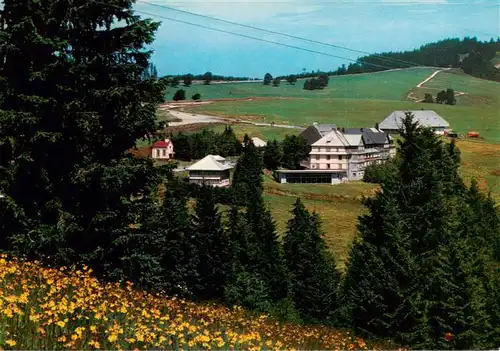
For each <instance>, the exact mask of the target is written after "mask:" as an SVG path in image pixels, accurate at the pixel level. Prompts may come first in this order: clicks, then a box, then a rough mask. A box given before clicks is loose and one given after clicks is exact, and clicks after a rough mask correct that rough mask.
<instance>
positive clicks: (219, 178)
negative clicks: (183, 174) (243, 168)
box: [186, 155, 233, 187]
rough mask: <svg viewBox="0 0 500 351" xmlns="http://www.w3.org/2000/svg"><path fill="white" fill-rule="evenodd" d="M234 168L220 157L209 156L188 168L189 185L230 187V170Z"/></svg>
mask: <svg viewBox="0 0 500 351" xmlns="http://www.w3.org/2000/svg"><path fill="white" fill-rule="evenodd" d="M232 168H233V166H231V165H229V164H227V163H226V160H225V159H224V158H223V157H221V156H219V155H208V156H206V157H205V158H203V159H201V160H200V161H198V162H196V163H195V164H193V165H191V166H190V167H188V168H187V169H186V170H187V171H188V172H189V183H191V184H199V185H210V186H214V187H226V186H229V185H230V176H231V172H230V170H231V169H232Z"/></svg>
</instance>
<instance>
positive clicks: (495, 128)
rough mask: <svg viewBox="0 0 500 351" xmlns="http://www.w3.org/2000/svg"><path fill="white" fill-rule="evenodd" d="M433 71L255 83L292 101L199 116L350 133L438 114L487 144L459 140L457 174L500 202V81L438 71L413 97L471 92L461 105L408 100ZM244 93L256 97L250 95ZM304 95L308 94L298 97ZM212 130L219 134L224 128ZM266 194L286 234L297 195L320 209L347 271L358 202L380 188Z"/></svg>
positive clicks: (287, 187)
mask: <svg viewBox="0 0 500 351" xmlns="http://www.w3.org/2000/svg"><path fill="white" fill-rule="evenodd" d="M432 72H434V70H433V69H429V70H427V71H424V70H422V71H420V73H423V75H422V77H416V76H415V75H414V72H413V73H412V72H411V71H407V70H401V71H393V72H382V73H376V74H365V75H354V76H339V77H334V78H332V79H330V84H329V87H328V88H327V89H325V91H319V92H318V91H317V92H304V91H302V90H301V89H300V88H301V87H297V86H296V87H281V88H272V87H264V86H262V85H261V84H258V83H257V85H255V89H257V90H260V91H261V92H262V91H264V90H266V89H267V90H268V91H272V92H276V93H277V94H278V93H279V92H280V91H281V92H282V93H283V94H282V96H283V97H291V98H290V99H286V100H283V99H270V100H258V99H256V100H252V101H225V102H216V103H213V104H209V105H204V106H200V107H198V108H197V109H196V110H195V111H196V112H200V113H207V114H214V115H222V116H230V117H236V116H248V117H251V119H256V120H263V121H266V122H271V121H274V122H279V123H282V124H290V125H299V126H307V125H309V124H311V123H312V122H318V123H335V124H337V125H339V126H345V127H366V126H373V125H374V124H375V123H376V122H380V121H382V120H383V119H384V118H385V117H386V116H387V115H389V114H390V113H391V112H392V111H393V110H404V109H419V108H426V109H433V110H435V111H436V112H437V113H439V114H440V115H441V116H443V117H444V118H445V119H447V120H448V121H449V122H450V124H451V126H452V128H454V129H455V130H457V131H458V132H467V131H469V130H476V131H478V132H480V133H481V135H482V136H483V137H484V138H486V139H485V140H483V141H474V140H459V141H458V147H459V148H460V150H461V151H462V165H461V168H460V173H461V175H462V177H463V178H464V180H465V181H466V182H467V183H469V182H470V180H471V179H472V178H476V179H477V180H478V182H479V186H480V187H481V188H482V189H483V191H486V192H487V191H491V193H492V195H493V197H494V198H495V199H496V200H497V201H500V162H499V160H500V115H499V111H500V102H499V99H500V83H495V82H491V81H486V80H481V79H477V78H474V77H471V76H468V75H465V74H463V73H459V72H458V71H453V72H452V73H440V74H438V75H437V76H436V77H435V78H434V79H433V80H431V81H429V82H428V83H426V84H425V85H424V87H423V88H421V89H413V92H414V93H415V94H416V95H418V96H421V97H423V95H424V94H425V93H426V92H431V93H432V94H433V95H434V96H435V95H436V93H437V91H439V90H443V89H447V88H453V89H454V90H455V91H457V92H458V91H460V92H465V93H466V94H467V95H465V96H460V97H458V98H457V99H458V105H456V106H447V105H438V104H417V103H415V102H412V101H408V100H407V101H404V100H405V98H406V95H407V94H408V93H409V92H410V91H411V90H412V89H411V87H415V86H416V85H417V84H418V83H419V82H421V81H422V80H424V79H425V78H426V77H427V76H428V75H430V74H431V73H432ZM381 82H387V83H381ZM402 82H405V83H404V84H402ZM245 84H250V87H251V86H252V84H255V83H245ZM240 85H243V84H240ZM298 85H301V84H298ZM389 87H395V88H394V89H389ZM203 88H205V89H212V87H203ZM213 88H215V86H214V87H213ZM226 88H227V87H226ZM226 88H223V87H222V86H221V87H216V89H226ZM247 89H249V88H247ZM273 89H275V90H273ZM284 89H289V90H290V91H291V90H293V89H295V90H293V91H294V92H295V94H297V95H293V94H292V95H285V92H286V90H284ZM246 93H248V94H250V93H251V92H250V90H247V91H246ZM299 93H300V94H304V93H306V95H309V96H308V97H306V96H300V95H299ZM308 93H311V94H308ZM375 95H376V97H374V96H375ZM402 96H403V97H404V98H403V99H402ZM370 97H371V98H370ZM215 128H216V129H218V130H222V128H223V127H222V126H219V127H215ZM233 128H234V130H235V132H236V134H237V135H239V136H243V135H244V134H245V133H248V134H249V135H250V136H258V137H260V138H263V139H265V140H271V139H274V138H276V139H282V138H284V136H285V135H286V134H291V133H298V132H299V131H298V130H293V129H284V128H273V127H256V126H248V125H235V126H234V127H233ZM264 188H265V195H266V200H267V201H268V204H269V206H270V209H271V211H272V212H273V215H274V217H275V219H276V222H277V225H278V229H279V231H280V232H281V233H283V232H284V231H285V230H286V222H287V221H288V219H289V218H290V213H289V211H290V209H291V206H292V204H293V202H294V200H295V198H296V197H301V198H302V199H304V202H305V205H306V206H307V207H308V208H309V209H310V210H315V211H317V212H318V213H319V214H320V215H321V218H322V220H323V229H324V231H325V234H326V240H327V243H328V245H329V248H330V249H331V251H332V252H333V253H334V254H335V256H336V258H337V259H338V260H339V263H340V265H342V263H343V262H344V260H345V259H346V257H347V253H348V247H349V245H350V244H351V243H352V239H353V237H354V235H355V232H356V223H357V218H358V216H359V215H360V214H361V213H362V211H363V206H362V204H361V201H360V199H361V197H362V196H363V195H365V196H369V195H370V194H373V191H375V189H376V188H377V187H376V186H374V185H372V184H363V183H361V182H358V183H350V184H341V185H336V186H330V185H311V184H307V185H304V184H278V183H276V182H274V181H272V180H270V179H268V178H266V181H265V183H264Z"/></svg>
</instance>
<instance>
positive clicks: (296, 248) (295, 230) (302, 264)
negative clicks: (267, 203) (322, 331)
mask: <svg viewBox="0 0 500 351" xmlns="http://www.w3.org/2000/svg"><path fill="white" fill-rule="evenodd" d="M292 214H293V217H292V219H290V221H289V222H288V232H287V234H286V236H285V239H284V243H283V248H284V257H285V258H286V264H287V268H288V272H289V274H290V286H291V295H292V300H293V302H294V305H295V308H296V309H297V310H298V312H299V314H300V317H301V318H302V320H304V321H308V322H332V321H333V319H334V316H335V312H336V310H337V307H338V303H339V301H338V296H337V290H338V288H339V286H338V284H339V281H340V274H339V272H338V271H337V269H336V266H335V261H334V260H333V258H332V257H331V256H330V255H329V253H328V251H327V248H326V245H325V242H324V240H323V238H322V237H321V235H322V232H321V223H320V219H319V217H318V215H317V214H312V215H311V214H310V213H309V211H307V209H306V208H305V207H304V205H303V204H302V202H301V201H300V199H297V201H296V202H295V205H294V207H293V210H292Z"/></svg>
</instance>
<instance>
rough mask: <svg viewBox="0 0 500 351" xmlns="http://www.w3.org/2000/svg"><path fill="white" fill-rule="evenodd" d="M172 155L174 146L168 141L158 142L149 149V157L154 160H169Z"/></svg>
mask: <svg viewBox="0 0 500 351" xmlns="http://www.w3.org/2000/svg"><path fill="white" fill-rule="evenodd" d="M174 154H175V153H174V144H173V143H172V141H171V140H170V139H165V140H159V141H157V142H156V143H154V144H153V147H152V148H151V157H153V159H156V160H170V159H172V158H174Z"/></svg>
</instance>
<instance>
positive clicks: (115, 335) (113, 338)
mask: <svg viewBox="0 0 500 351" xmlns="http://www.w3.org/2000/svg"><path fill="white" fill-rule="evenodd" d="M116 340H118V334H115V333H113V334H110V335H109V336H108V341H109V342H115V341H116Z"/></svg>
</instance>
